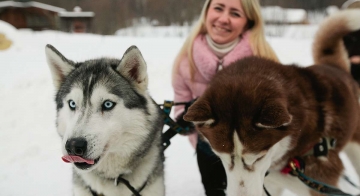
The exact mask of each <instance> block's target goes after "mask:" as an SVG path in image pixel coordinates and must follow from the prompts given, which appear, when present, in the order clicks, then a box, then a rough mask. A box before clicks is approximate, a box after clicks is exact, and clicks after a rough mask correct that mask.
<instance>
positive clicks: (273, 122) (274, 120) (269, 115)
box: [255, 101, 292, 129]
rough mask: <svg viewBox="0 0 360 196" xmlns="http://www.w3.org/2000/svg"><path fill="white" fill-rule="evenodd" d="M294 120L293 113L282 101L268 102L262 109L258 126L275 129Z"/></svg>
mask: <svg viewBox="0 0 360 196" xmlns="http://www.w3.org/2000/svg"><path fill="white" fill-rule="evenodd" d="M291 121H292V115H291V114H289V112H288V110H287V108H286V107H285V105H284V104H283V103H282V102H281V101H272V102H270V103H269V102H266V103H265V104H264V106H263V108H262V110H261V113H260V118H259V120H258V122H257V123H256V124H255V125H256V126H257V127H260V128H265V129H273V128H278V127H282V126H287V125H289V124H290V123H291Z"/></svg>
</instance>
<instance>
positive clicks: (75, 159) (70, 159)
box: [61, 155, 94, 165]
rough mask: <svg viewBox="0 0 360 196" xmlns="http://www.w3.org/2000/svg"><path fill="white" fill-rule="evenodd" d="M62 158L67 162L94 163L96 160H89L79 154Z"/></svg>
mask: <svg viewBox="0 0 360 196" xmlns="http://www.w3.org/2000/svg"><path fill="white" fill-rule="evenodd" d="M61 158H62V160H63V161H64V162H66V163H87V164H90V165H94V160H87V159H84V158H82V157H79V156H71V155H66V156H63V157H61Z"/></svg>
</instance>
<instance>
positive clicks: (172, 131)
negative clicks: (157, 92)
mask: <svg viewBox="0 0 360 196" xmlns="http://www.w3.org/2000/svg"><path fill="white" fill-rule="evenodd" d="M191 103H193V101H190V102H177V103H175V102H173V101H168V100H165V101H164V104H159V107H160V108H161V107H162V108H161V110H162V111H163V118H164V123H165V124H166V125H168V126H169V129H167V130H166V131H165V132H164V133H163V135H162V145H163V147H164V150H165V149H166V148H167V147H169V145H170V144H171V142H170V139H171V138H172V137H174V136H175V135H176V134H178V133H183V134H186V133H187V132H189V127H185V128H184V127H181V126H180V125H179V124H178V123H176V122H175V121H174V120H173V119H172V118H170V112H171V108H172V107H173V106H177V105H185V106H186V105H189V104H191Z"/></svg>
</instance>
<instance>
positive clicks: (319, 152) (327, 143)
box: [281, 137, 336, 174]
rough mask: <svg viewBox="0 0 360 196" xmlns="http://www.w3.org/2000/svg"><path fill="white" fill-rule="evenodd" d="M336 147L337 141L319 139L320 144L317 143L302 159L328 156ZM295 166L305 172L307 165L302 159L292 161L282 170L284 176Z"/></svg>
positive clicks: (296, 158) (325, 138) (324, 138)
mask: <svg viewBox="0 0 360 196" xmlns="http://www.w3.org/2000/svg"><path fill="white" fill-rule="evenodd" d="M335 146H336V139H334V138H328V137H322V138H320V139H319V142H318V143H316V144H315V145H314V146H313V147H312V148H311V149H310V150H306V151H305V153H303V155H302V157H306V156H310V155H314V156H315V157H321V156H327V155H328V153H329V150H331V149H334V148H335ZM290 163H292V164H295V166H296V167H297V168H299V169H300V170H301V171H304V170H305V163H304V162H303V160H302V158H301V157H295V158H292V159H290V161H289V163H288V164H287V165H286V166H285V167H284V168H283V169H282V170H281V173H283V174H289V173H290V172H291V171H292V170H293V169H292V166H291V164H290Z"/></svg>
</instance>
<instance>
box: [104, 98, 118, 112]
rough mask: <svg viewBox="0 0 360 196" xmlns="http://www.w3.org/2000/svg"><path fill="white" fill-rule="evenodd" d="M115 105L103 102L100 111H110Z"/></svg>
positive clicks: (107, 101) (110, 102)
mask: <svg viewBox="0 0 360 196" xmlns="http://www.w3.org/2000/svg"><path fill="white" fill-rule="evenodd" d="M115 105H116V104H115V103H114V102H112V101H109V100H106V101H104V103H103V104H102V109H103V110H111V109H113V108H114V107H115Z"/></svg>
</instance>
